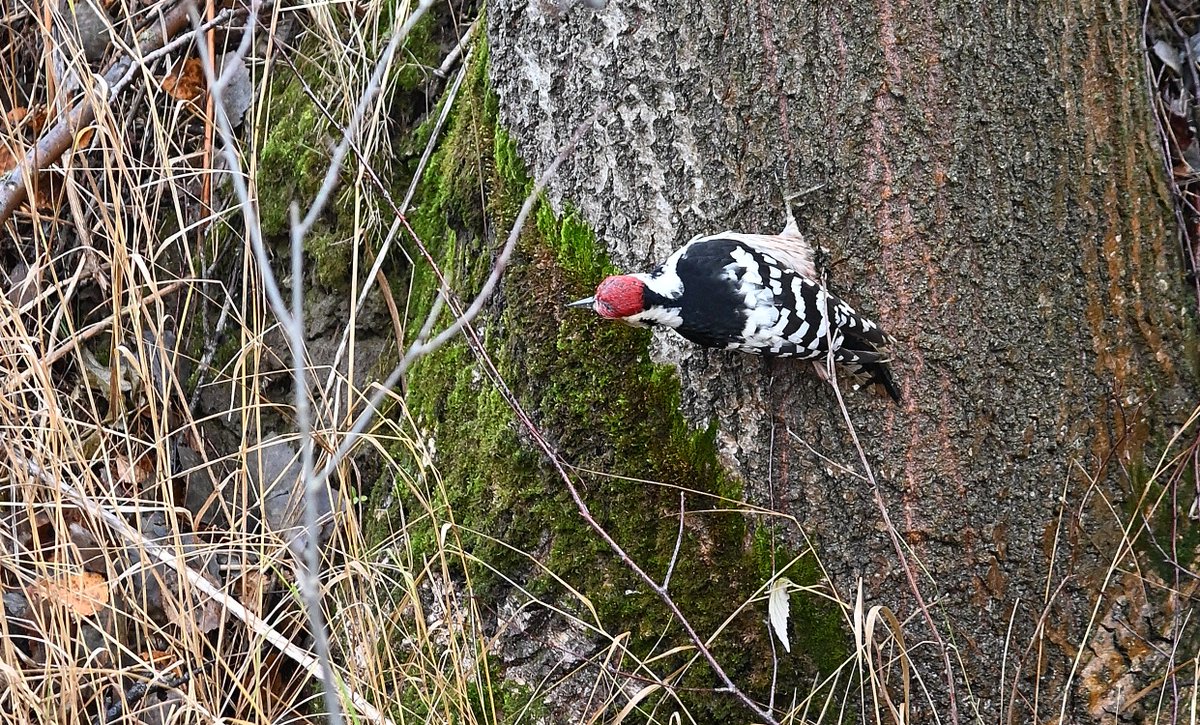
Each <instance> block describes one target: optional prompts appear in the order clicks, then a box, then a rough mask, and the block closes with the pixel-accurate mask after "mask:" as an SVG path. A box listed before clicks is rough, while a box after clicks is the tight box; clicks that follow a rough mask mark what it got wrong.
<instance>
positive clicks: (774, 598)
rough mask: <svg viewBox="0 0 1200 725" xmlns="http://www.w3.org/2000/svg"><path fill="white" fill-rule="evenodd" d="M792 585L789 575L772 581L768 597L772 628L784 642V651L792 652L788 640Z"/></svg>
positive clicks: (768, 612) (768, 610)
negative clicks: (789, 590) (790, 590)
mask: <svg viewBox="0 0 1200 725" xmlns="http://www.w3.org/2000/svg"><path fill="white" fill-rule="evenodd" d="M790 586H792V582H791V581H789V580H788V578H787V577H782V576H781V577H779V578H778V579H776V580H775V581H774V582H772V583H771V595H770V597H769V598H768V599H767V614H768V615H769V616H770V618H771V629H773V630H775V636H776V637H778V638H779V641H780V642H782V643H783V651H784V652H788V653H790V652H791V651H792V645H791V643H789V642H788V631H787V624H788V612H789V610H790V608H791V602H790V594H789V593H788V588H789V587H790Z"/></svg>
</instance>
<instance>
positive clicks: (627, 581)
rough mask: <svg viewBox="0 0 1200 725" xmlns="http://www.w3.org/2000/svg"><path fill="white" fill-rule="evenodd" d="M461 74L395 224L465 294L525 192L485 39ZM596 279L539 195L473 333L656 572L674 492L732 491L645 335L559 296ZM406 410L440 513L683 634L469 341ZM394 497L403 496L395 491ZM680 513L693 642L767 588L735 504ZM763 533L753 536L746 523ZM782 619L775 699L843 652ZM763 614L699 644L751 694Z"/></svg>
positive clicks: (426, 298)
mask: <svg viewBox="0 0 1200 725" xmlns="http://www.w3.org/2000/svg"><path fill="white" fill-rule="evenodd" d="M469 72H470V77H469V78H468V79H467V82H466V83H465V84H464V86H463V90H462V91H461V93H460V97H459V99H458V100H457V102H456V103H457V106H456V109H455V111H454V113H453V116H452V119H451V122H450V125H449V127H448V129H447V133H446V137H445V139H444V140H443V142H442V145H441V148H440V150H439V151H438V153H437V155H436V157H435V159H434V161H433V163H432V164H431V166H430V169H429V171H428V173H427V174H426V176H425V178H424V181H423V188H422V190H421V193H420V196H419V203H418V206H417V207H416V209H415V210H414V213H413V214H412V215H411V217H410V222H411V223H412V225H413V228H414V229H415V231H416V232H417V234H418V235H419V236H420V237H421V239H422V240H423V241H424V243H425V244H426V245H427V246H428V247H429V248H430V250H431V252H432V253H433V254H434V256H435V257H437V258H438V259H439V260H440V264H441V265H442V269H443V270H444V271H445V272H446V273H447V275H449V276H450V278H451V282H452V285H453V286H454V289H455V290H456V291H457V292H458V293H459V294H460V295H462V296H463V298H464V299H465V298H468V297H470V296H471V295H472V294H474V293H475V291H476V290H477V289H478V287H479V285H480V284H481V282H482V280H483V278H484V277H485V276H486V275H487V273H488V272H489V271H490V269H491V266H492V261H493V260H492V257H493V255H494V250H495V248H496V247H497V246H498V245H499V244H500V240H502V239H503V238H504V237H505V236H506V235H507V233H508V230H509V229H510V228H511V225H512V223H513V218H514V217H515V213H516V211H517V209H518V208H519V206H520V204H521V203H522V201H523V200H524V198H525V195H526V194H527V192H528V189H529V188H530V182H529V179H528V177H527V175H526V172H525V170H524V168H523V166H522V164H521V162H520V160H519V157H518V156H517V153H516V150H515V148H514V145H513V144H512V143H511V141H510V140H509V139H508V137H507V135H506V134H505V133H504V131H503V129H501V128H500V127H499V126H498V125H497V121H496V102H495V98H494V97H493V96H492V95H491V93H490V90H489V88H488V84H487V77H486V49H480V50H479V51H477V54H476V57H475V63H474V66H473V68H472V69H471V70H470V71H469ZM608 271H610V266H609V263H608V261H607V260H606V258H605V256H604V254H603V253H602V251H601V250H600V247H599V246H598V245H597V243H596V240H595V237H594V235H593V234H592V232H591V230H590V229H589V228H588V227H587V226H586V224H584V223H583V222H582V221H580V220H579V219H578V218H577V217H575V216H574V215H572V214H570V213H567V214H565V215H564V217H563V218H561V219H559V218H556V217H555V215H554V213H553V211H552V210H551V209H550V207H549V206H548V205H547V204H545V203H544V202H543V203H541V204H540V206H539V208H538V209H537V213H536V217H535V223H531V224H528V225H526V228H525V230H524V232H523V234H522V236H521V239H520V243H519V246H518V249H517V254H516V256H515V259H514V260H513V263H512V264H511V266H510V267H509V269H508V271H507V273H506V276H505V278H504V283H503V287H502V290H501V291H500V293H499V295H498V303H497V304H494V305H493V306H492V310H491V314H490V315H485V317H486V320H485V321H484V322H483V323H482V325H483V329H484V330H485V337H486V341H485V345H486V348H487V350H488V352H489V355H490V356H491V358H492V360H493V362H494V363H495V365H496V368H497V369H498V370H499V372H500V374H501V376H502V377H503V379H504V380H505V381H506V382H507V384H508V385H509V386H511V389H512V392H513V393H514V394H515V395H516V397H517V399H518V400H520V402H521V404H522V406H523V407H524V409H525V410H526V411H527V412H528V413H529V415H530V416H531V417H532V419H533V421H534V422H535V423H536V424H537V426H538V427H539V429H540V430H541V431H542V433H543V434H545V435H546V436H547V437H549V438H550V439H551V441H552V445H553V446H554V447H555V448H556V449H557V450H558V452H559V453H560V455H561V456H562V458H563V459H564V460H566V461H569V462H571V463H573V464H575V465H576V466H578V467H579V468H580V469H586V470H591V471H604V472H606V474H605V475H601V474H594V475H582V477H581V479H580V486H581V489H582V491H583V494H584V496H585V497H586V499H587V501H588V505H589V506H590V507H591V511H592V513H593V515H594V516H595V517H596V519H597V520H598V521H599V522H600V523H601V524H602V525H603V526H604V527H605V529H606V530H607V531H608V532H609V533H610V534H611V535H612V536H613V537H614V538H615V539H616V540H617V541H618V542H619V543H620V544H621V545H622V546H623V547H625V548H626V550H627V551H628V553H629V554H630V555H631V556H632V557H633V558H634V559H635V560H636V561H637V562H638V563H639V564H640V565H641V566H643V567H644V568H645V569H646V570H647V571H648V572H649V573H650V574H651V575H652V576H654V577H656V578H658V579H659V580H661V578H662V577H663V576H664V574H665V573H666V571H667V568H668V566H669V564H670V560H671V556H672V552H673V551H674V549H675V543H676V532H677V521H678V512H679V491H680V490H681V489H686V490H688V491H691V492H703V493H707V494H714V495H720V496H726V497H729V498H732V499H735V500H736V499H740V498H741V493H740V490H741V489H740V485H739V483H738V482H737V481H736V480H734V479H733V478H732V477H731V476H730V475H729V474H728V473H727V472H726V471H725V470H724V469H723V468H722V466H721V465H720V464H719V463H718V460H717V456H716V450H715V446H714V436H715V430H713V429H709V430H701V431H696V430H693V429H691V428H690V427H689V426H688V425H687V423H686V422H685V421H684V419H683V418H682V416H681V415H680V414H679V412H678V404H679V394H680V390H679V382H678V379H677V377H676V375H675V372H674V370H673V369H672V368H670V367H667V366H661V365H655V364H654V363H652V362H651V360H650V358H649V354H648V343H649V334H648V333H647V332H646V331H644V330H635V329H632V328H629V327H626V326H624V325H619V324H612V323H610V322H605V321H602V320H599V319H597V318H596V317H595V316H594V315H591V314H588V313H586V312H582V311H577V310H573V311H571V310H565V309H564V308H563V303H564V302H566V301H568V300H570V299H574V298H576V297H580V296H585V295H586V294H590V291H591V290H592V289H594V286H595V284H596V283H597V282H598V281H599V280H600V279H601V277H602V276H603V275H604V274H605V273H606V272H608ZM435 290H436V281H435V280H434V279H433V278H432V274H430V273H421V272H418V273H417V275H416V279H415V280H414V294H413V297H412V301H413V304H414V306H415V307H420V306H422V305H424V306H425V308H426V309H427V306H428V304H429V303H430V302H431V300H432V299H433V297H434V294H435ZM424 314H425V309H414V310H413V316H412V320H411V322H414V323H415V326H419V324H420V321H421V320H422V319H423V316H424ZM410 326H413V325H410ZM408 403H409V406H410V408H411V410H412V411H413V412H414V414H415V415H416V416H417V418H418V420H419V421H420V422H421V424H422V425H423V426H425V427H426V428H427V429H428V430H429V431H430V432H431V433H432V435H433V437H434V438H435V440H436V443H437V459H436V467H437V469H438V470H439V472H440V474H441V479H442V480H443V481H444V482H445V486H446V488H447V489H448V491H449V493H448V496H449V499H450V501H449V503H450V505H451V507H452V509H453V511H454V517H455V519H456V520H457V521H458V522H460V523H461V524H462V525H463V526H464V527H465V528H466V529H470V530H475V531H480V532H483V533H485V534H486V535H487V537H495V538H496V539H499V540H502V541H504V542H506V543H507V544H508V545H510V546H512V547H515V548H516V549H519V550H522V551H526V552H538V555H539V557H540V559H541V560H542V561H543V563H544V564H545V565H546V567H547V568H548V569H549V570H550V571H553V572H555V573H556V574H558V575H559V576H561V577H563V579H565V581H567V582H568V583H569V584H570V585H572V586H573V587H575V588H577V589H578V590H579V591H581V592H583V593H584V594H585V595H586V596H587V597H588V598H589V599H590V601H591V602H592V603H593V604H594V606H595V608H596V611H597V612H598V614H599V617H600V621H601V624H602V626H603V627H604V628H605V629H606V630H607V631H609V632H621V631H626V630H628V631H630V632H632V633H633V639H632V642H631V646H632V647H633V649H634V650H635V651H638V652H640V653H643V654H645V653H648V652H650V651H651V650H652V649H655V648H657V649H658V650H665V649H667V648H669V647H672V646H676V645H683V644H690V643H688V642H687V641H686V639H685V637H684V635H683V633H682V632H681V631H680V629H679V627H678V625H677V623H676V622H674V621H673V620H672V618H671V616H670V614H669V613H668V611H667V610H666V609H665V607H663V606H662V605H661V603H660V602H659V601H658V600H657V598H656V597H655V596H654V594H653V593H652V592H650V591H648V590H647V589H646V588H645V587H644V586H643V584H642V583H641V582H640V581H638V580H637V579H636V578H635V577H634V576H633V575H632V574H630V573H629V572H628V571H627V570H626V569H625V568H624V567H623V566H622V565H621V564H620V562H619V561H617V560H616V559H615V557H614V556H613V554H612V552H611V550H610V549H609V548H608V547H607V546H606V545H605V544H604V543H603V542H602V541H601V540H600V538H599V537H598V536H597V535H596V534H595V533H594V532H593V531H592V530H591V529H590V528H589V527H588V526H587V525H586V523H585V522H584V521H583V519H582V518H581V517H580V515H579V513H578V511H577V510H576V508H575V506H574V504H573V503H572V502H571V500H570V499H569V497H568V496H567V493H566V491H565V488H564V486H563V483H562V481H561V479H560V478H559V477H558V476H557V474H556V473H555V472H554V471H553V470H552V469H551V468H550V466H549V465H548V464H547V462H546V461H544V460H543V458H542V456H541V455H540V454H539V453H538V452H536V450H535V449H534V448H533V447H532V446H531V445H529V444H528V442H527V440H526V438H525V434H524V431H523V430H522V429H520V428H519V427H518V425H517V423H516V421H515V418H514V414H513V412H512V410H511V409H510V406H509V405H508V403H507V402H506V400H505V398H504V396H503V395H502V393H501V392H500V391H499V390H497V389H496V387H495V386H494V385H493V384H492V383H491V382H490V380H489V378H488V376H487V374H486V372H485V371H484V370H483V368H482V367H481V366H479V364H478V363H477V361H476V359H475V356H474V355H473V353H472V352H471V351H470V350H469V348H468V347H467V346H466V344H465V343H462V342H459V343H455V344H451V345H449V346H447V347H446V348H444V349H443V350H442V351H440V352H439V353H437V354H436V355H433V356H432V357H430V358H427V359H425V360H424V361H422V362H421V363H420V364H419V365H418V366H417V367H416V368H415V369H414V371H413V373H412V375H411V376H410V379H409V395H408ZM652 482H657V483H652ZM397 495H398V496H399V497H400V499H401V500H404V496H405V492H404V491H403V490H401V491H397ZM687 508H688V510H689V511H705V512H706V513H693V514H689V515H688V518H687V527H686V531H685V534H684V538H683V544H682V547H681V550H680V553H679V556H678V561H677V564H676V567H675V570H674V574H673V577H672V579H671V593H672V595H673V597H674V598H675V600H676V601H677V602H678V603H679V605H680V607H681V608H682V610H683V611H684V612H686V613H687V615H688V616H689V618H691V620H692V622H693V624H694V625H695V626H696V627H697V629H698V631H699V632H700V633H701V634H702V636H708V635H710V634H711V633H713V632H715V631H716V630H717V629H718V628H719V627H720V626H721V625H722V622H723V621H724V620H725V619H726V617H728V616H729V615H730V614H731V612H732V611H733V609H734V608H735V607H736V606H737V604H739V603H741V602H744V601H746V600H747V599H749V598H750V597H751V596H752V595H753V593H754V591H755V590H756V589H757V588H758V587H760V586H761V585H763V583H764V582H765V581H766V576H768V575H769V569H768V570H767V571H764V570H763V566H764V562H767V561H769V560H770V559H769V556H770V552H769V548H770V547H769V546H768V545H754V541H755V540H756V537H755V535H753V534H752V532H751V531H750V530H749V528H748V525H747V519H746V517H745V516H744V515H742V514H739V513H709V512H708V511H711V510H712V509H720V508H730V507H728V506H721V505H720V504H719V503H718V502H717V501H715V500H714V499H713V498H711V497H708V496H702V495H698V494H696V493H689V494H688V495H687ZM427 540H430V541H432V538H431V537H429V538H428V539H427ZM758 540H759V542H760V543H761V541H763V539H762V535H761V534H759V535H758ZM468 546H469V548H470V550H471V551H472V552H473V554H474V556H476V557H478V558H479V559H480V560H483V561H487V562H489V563H490V564H491V565H493V566H495V567H496V568H497V569H498V570H500V571H503V572H505V573H506V574H509V575H513V576H518V577H520V576H523V575H524V573H525V572H527V571H528V564H527V562H526V561H525V560H524V559H523V558H522V557H520V556H519V555H516V554H514V553H513V552H512V551H511V550H510V549H508V548H506V547H504V546H500V545H497V544H495V543H494V542H493V541H492V540H491V539H489V538H486V537H476V538H475V539H474V540H470V541H469V542H468ZM785 561H786V559H785ZM768 566H769V565H768ZM787 575H788V576H789V578H791V579H792V580H793V581H796V582H798V583H802V584H811V583H814V582H815V581H816V580H817V577H818V570H817V567H816V566H815V565H814V564H813V562H812V561H811V560H809V559H807V558H805V559H801V560H800V564H799V565H797V566H794V567H793V568H792V569H791V570H790V571H788V572H787ZM529 576H533V574H532V573H529ZM472 577H473V580H474V582H475V584H476V587H477V593H480V592H482V596H484V597H488V596H498V595H500V594H502V593H503V591H502V587H503V584H502V582H501V581H500V580H499V579H498V578H491V579H489V578H488V576H487V573H486V572H485V571H479V572H472ZM528 586H529V588H530V589H531V590H533V591H534V592H535V593H538V594H540V595H544V596H550V597H553V596H554V595H555V594H556V593H557V589H556V584H555V583H554V582H553V581H552V580H551V579H550V578H548V577H541V578H536V577H535V578H534V580H533V581H532V582H530V583H529V584H528ZM792 611H793V617H792V623H793V627H792V636H793V640H792V641H793V643H794V646H793V650H792V651H793V654H792V655H791V656H784V654H783V652H782V650H780V651H779V655H780V657H781V660H780V663H781V666H780V672H779V673H778V676H779V682H778V686H779V688H780V689H781V690H784V691H788V690H790V689H791V687H793V686H801V687H807V686H806V685H803V684H801V683H810V682H811V676H812V674H813V671H814V669H816V670H822V671H825V672H828V671H829V670H830V669H832V668H833V667H836V666H837V665H838V664H839V663H841V662H842V661H843V660H844V656H845V635H844V632H843V631H842V629H841V627H840V624H839V622H840V618H839V616H838V615H837V614H836V613H834V612H831V611H830V610H829V609H828V608H825V607H823V606H821V605H819V604H818V603H817V602H816V601H815V600H814V601H810V602H799V603H798V602H796V601H793V608H792ZM765 616H766V611H765V603H761V602H760V603H758V604H755V605H753V606H750V607H748V608H747V611H745V612H743V613H742V614H739V615H738V616H737V617H735V618H734V620H733V621H732V623H731V624H730V625H729V626H728V627H727V628H726V629H725V631H724V632H723V633H722V634H721V635H720V637H718V638H717V641H716V645H715V647H714V650H715V653H716V655H717V657H718V658H719V660H720V661H721V662H722V664H723V666H725V667H726V668H727V670H728V671H729V673H730V674H731V675H732V676H733V677H734V678H735V679H736V680H737V681H738V682H739V683H740V684H741V685H742V686H744V687H746V688H747V690H748V691H749V692H750V693H752V694H754V695H758V696H763V697H765V696H766V693H767V690H768V688H769V686H770V682H771V677H772V672H771V661H772V655H771V644H770V642H769V641H768V637H769V634H768V630H767V627H766V625H765V624H764V619H765ZM664 633H666V634H667V638H666V639H665V640H664V639H662V637H663V634H664ZM684 661H685V660H684V656H683V655H680V656H679V657H677V658H674V659H670V660H664V661H662V662H661V663H660V665H661V667H662V673H663V674H666V673H667V672H669V671H670V670H672V669H674V668H675V667H677V666H679V665H681V664H682V663H683V662H684ZM679 684H680V685H681V686H682V687H684V688H687V687H695V688H711V687H713V686H714V684H715V680H714V678H713V676H712V673H711V672H710V671H708V670H707V668H706V667H704V666H703V665H701V664H697V665H693V666H692V667H691V668H690V669H689V674H688V675H687V676H685V678H684V680H683V681H682V682H681V683H679ZM683 697H684V698H685V701H686V702H687V704H688V705H689V707H690V708H693V714H695V715H696V716H697V717H700V719H701V720H702V721H714V722H715V721H724V718H726V717H734V713H738V715H737V716H738V717H740V716H744V713H741V712H740V710H739V708H737V707H736V706H735V705H734V701H733V700H732V698H730V697H728V696H725V695H714V694H709V695H700V694H695V693H691V694H686V695H683Z"/></svg>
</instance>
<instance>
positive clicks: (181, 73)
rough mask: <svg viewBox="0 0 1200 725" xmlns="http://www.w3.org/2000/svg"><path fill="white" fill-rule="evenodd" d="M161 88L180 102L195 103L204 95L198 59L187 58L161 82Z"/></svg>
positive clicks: (201, 72)
mask: <svg viewBox="0 0 1200 725" xmlns="http://www.w3.org/2000/svg"><path fill="white" fill-rule="evenodd" d="M162 88H163V90H164V91H166V92H167V93H169V94H170V95H171V96H172V97H174V98H178V99H179V100H181V101H195V100H197V99H198V98H200V96H202V95H204V90H205V83H204V68H203V66H201V65H200V60H199V59H198V58H188V59H187V60H185V61H184V62H183V63H181V64H179V65H176V66H175V69H174V70H172V71H171V72H170V73H168V74H167V75H166V77H165V78H163V80H162Z"/></svg>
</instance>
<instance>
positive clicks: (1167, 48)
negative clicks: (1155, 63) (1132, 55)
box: [1154, 40, 1183, 73]
mask: <svg viewBox="0 0 1200 725" xmlns="http://www.w3.org/2000/svg"><path fill="white" fill-rule="evenodd" d="M1154 54H1155V55H1157V56H1158V59H1159V60H1161V61H1162V62H1164V63H1166V64H1167V65H1169V66H1171V70H1173V71H1175V72H1176V73H1178V72H1179V70H1180V69H1181V68H1183V59H1182V58H1181V57H1180V55H1179V49H1178V48H1176V47H1175V46H1173V45H1171V44H1170V43H1168V42H1166V41H1165V40H1160V41H1158V42H1157V43H1155V44H1154Z"/></svg>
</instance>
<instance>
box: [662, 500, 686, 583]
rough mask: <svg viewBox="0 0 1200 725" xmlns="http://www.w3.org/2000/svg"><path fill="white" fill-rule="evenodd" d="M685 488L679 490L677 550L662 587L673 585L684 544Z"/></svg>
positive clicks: (672, 557) (672, 556) (668, 566)
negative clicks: (677, 562) (673, 577)
mask: <svg viewBox="0 0 1200 725" xmlns="http://www.w3.org/2000/svg"><path fill="white" fill-rule="evenodd" d="M683 512H684V507H683V490H682V489H680V491H679V533H678V534H676V535H675V551H673V552H671V563H670V564H668V565H667V575H666V576H664V577H663V583H662V588H663V589H666V588H668V587H669V586H670V585H671V573H672V572H674V571H675V562H676V561H677V560H678V559H679V548H680V546H681V545H682V544H683Z"/></svg>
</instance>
